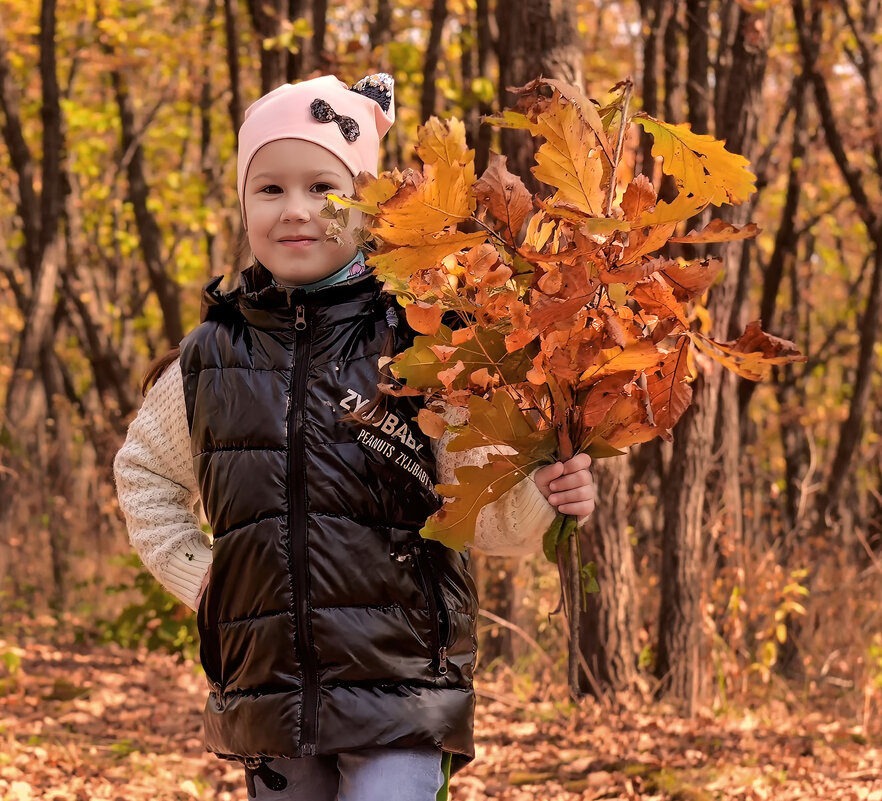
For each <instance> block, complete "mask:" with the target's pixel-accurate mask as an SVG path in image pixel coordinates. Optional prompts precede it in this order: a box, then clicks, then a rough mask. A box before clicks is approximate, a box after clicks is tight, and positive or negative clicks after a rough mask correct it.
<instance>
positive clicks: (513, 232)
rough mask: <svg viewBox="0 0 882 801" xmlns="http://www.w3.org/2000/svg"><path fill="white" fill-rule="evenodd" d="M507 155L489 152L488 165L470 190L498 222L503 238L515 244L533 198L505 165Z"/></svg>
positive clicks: (531, 207)
mask: <svg viewBox="0 0 882 801" xmlns="http://www.w3.org/2000/svg"><path fill="white" fill-rule="evenodd" d="M505 163H506V157H505V156H500V155H498V154H496V153H491V154H490V164H489V166H488V167H487V169H486V170H485V171H484V173H483V175H481V177H480V179H478V180H477V181H476V182H475V184H474V186H473V188H472V191H473V192H474V193H475V197H476V198H477V199H478V202H479V203H483V204H484V205H485V206H486V207H487V209H488V210H489V212H490V214H492V215H493V218H494V219H495V220H496V221H497V222H498V223H499V228H498V229H497V230H499V231H500V232H501V233H502V235H503V236H504V237H505V239H506V240H507V241H508V242H510V243H512V244H514V243H515V240H516V239H517V237H518V235H519V233H520V230H521V227H522V226H523V224H524V220H526V219H527V215H528V214H529V213H530V212H531V211H532V210H533V200H532V198H531V197H530V193H529V192H528V191H527V188H526V187H525V186H524V182H523V181H522V180H521V179H520V178H518V176H516V175H513V174H512V173H510V172H509V171H508V170H507V169H506V166H505Z"/></svg>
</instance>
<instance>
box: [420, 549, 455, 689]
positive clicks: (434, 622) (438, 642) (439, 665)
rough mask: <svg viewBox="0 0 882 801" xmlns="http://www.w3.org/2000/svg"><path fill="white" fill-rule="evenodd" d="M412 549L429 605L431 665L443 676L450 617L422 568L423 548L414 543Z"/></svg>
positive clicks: (444, 673)
mask: <svg viewBox="0 0 882 801" xmlns="http://www.w3.org/2000/svg"><path fill="white" fill-rule="evenodd" d="M412 550H413V554H414V557H415V558H416V564H417V570H418V571H419V574H420V581H421V582H422V585H423V593H424V594H425V596H426V602H427V603H428V605H429V618H430V621H429V622H430V623H431V629H430V632H431V636H432V642H431V643H430V645H431V648H432V653H433V654H437V655H438V659H437V662H436V661H435V659H434V657H433V659H432V662H433V667H434V670H435V672H436V673H437V674H438V675H439V676H444V675H446V674H447V646H448V645H449V644H450V643H449V642H448V640H449V638H450V618H449V616H448V614H447V607H446V606H445V605H444V602H443V600H442V601H440V602H439V599H438V598H437V597H436V595H435V589H434V583H433V582H432V581H431V579H430V577H429V576H427V575H426V571H425V570H424V569H423V559H422V554H423V553H424V551H423V549H422V548H421V547H420V546H419V545H418V544H416V545H413V546H412ZM425 554H426V558H427V559H428V557H429V554H428V552H425Z"/></svg>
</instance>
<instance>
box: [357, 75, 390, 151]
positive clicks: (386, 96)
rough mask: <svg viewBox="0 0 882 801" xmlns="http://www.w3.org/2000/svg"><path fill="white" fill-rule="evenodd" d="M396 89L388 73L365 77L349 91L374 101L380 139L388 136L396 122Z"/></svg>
mask: <svg viewBox="0 0 882 801" xmlns="http://www.w3.org/2000/svg"><path fill="white" fill-rule="evenodd" d="M394 87H395V79H394V78H393V77H392V76H391V75H389V74H388V73H386V72H376V73H374V74H373V75H365V77H364V78H362V79H361V80H360V81H358V82H357V83H355V84H354V85H353V86H352V88H351V89H350V90H349V91H350V92H355V93H356V94H359V95H361V96H362V97H366V98H368V99H369V100H373V101H374V102H375V103H376V104H377V105H376V107H375V113H374V117H375V122H376V126H377V134H378V136H379V137H380V139H382V138H383V137H384V136H385V135H386V132H387V131H388V130H389V129H390V128H391V127H392V123H393V122H395V96H394Z"/></svg>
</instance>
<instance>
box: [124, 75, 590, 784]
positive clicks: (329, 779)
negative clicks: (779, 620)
mask: <svg viewBox="0 0 882 801" xmlns="http://www.w3.org/2000/svg"><path fill="white" fill-rule="evenodd" d="M393 117H394V111H393V99H392V80H391V78H390V77H389V76H387V75H383V74H380V75H374V76H369V77H368V78H365V79H363V80H361V81H359V82H358V83H357V84H356V85H355V86H353V87H352V88H351V89H349V88H348V87H347V86H346V85H345V84H343V83H342V82H340V81H338V80H337V79H336V78H334V77H333V76H324V77H321V78H316V79H313V80H309V81H304V82H302V83H299V84H296V85H290V84H288V85H284V86H281V87H279V88H278V89H276V90H274V91H273V92H270V93H269V94H267V95H266V96H264V97H263V98H261V99H260V100H258V101H257V102H256V103H254V105H252V106H251V107H250V108H249V109H248V112H247V113H246V115H245V122H244V123H243V125H242V127H241V129H240V131H239V152H238V181H237V186H238V192H239V199H240V202H241V210H242V217H243V220H244V223H245V227H246V230H247V235H248V242H249V244H250V247H251V250H252V252H253V254H254V259H255V260H254V264H253V266H251V267H250V268H248V269H247V270H245V271H244V272H243V274H242V277H241V281H240V285H239V286H238V287H237V288H236V289H234V290H232V291H230V292H223V291H221V290H220V289H219V283H220V279H215V280H213V281H212V282H210V283H209V284H208V286H207V287H206V290H205V296H204V300H205V307H204V315H205V320H204V322H203V323H202V324H201V325H199V326H198V327H197V328H196V329H195V330H194V331H192V332H191V333H190V334H189V335H188V336H187V337H186V338H185V339H184V340H183V341H182V342H181V346H180V350H179V353H178V352H177V351H175V352H174V354H172V355H171V357H170V358H169V359H166V360H165V361H166V364H167V367H166V369H165V370H164V372H162V373H161V375H159V377H158V379H157V380H156V382H155V385H154V386H153V388H152V389H151V390H150V392H149V393H147V395H146V398H145V401H144V404H143V406H142V408H141V410H140V412H139V414H138V416H137V418H136V419H135V420H134V421H133V422H132V424H131V426H130V427H129V431H128V436H127V439H126V442H125V445H124V446H123V448H122V450H120V452H119V454H118V455H117V457H116V460H115V464H114V468H115V476H116V482H117V487H118V492H119V499H120V506H121V507H122V510H123V512H124V514H125V517H126V522H127V525H128V529H129V534H130V538H131V541H132V543H133V545H134V547H135V548H136V549H137V550H138V552H139V553H140V555H141V558H142V559H143V561H144V563H145V565H146V566H147V567H148V569H150V570H151V572H152V573H153V574H154V575H155V576H156V577H157V579H158V580H159V581H160V582H161V583H162V584H163V585H164V586H165V587H166V588H168V589H169V590H170V591H171V592H172V593H174V594H175V595H176V596H177V597H179V598H180V599H181V600H182V601H183V602H184V603H186V604H187V605H189V606H190V607H191V608H193V609H196V610H197V615H198V617H197V620H198V629H199V633H200V637H201V653H200V656H201V661H202V666H203V668H204V670H205V675H206V678H207V680H208V685H209V696H208V700H207V703H206V706H205V711H204V723H205V741H206V747H207V749H208V750H209V751H212V752H214V753H215V754H217V755H218V756H220V757H224V758H227V759H236V760H239V761H242V762H244V764H245V766H246V777H245V778H246V784H247V788H248V795H249V797H250V798H257V799H299V800H301V801H304V800H308V801H332V800H333V799H340V801H380V799H382V801H394V799H401V801H433V799H435V797H436V793H437V792H438V791H439V788H441V787H442V785H443V784H444V781H445V777H444V767H446V768H447V769H448V770H449V766H450V757H451V755H452V757H453V761H454V768H456V767H459V766H460V765H462V764H465V762H467V761H468V760H470V759H471V758H473V756H474V745H473V736H472V729H473V717H474V705H475V698H474V692H473V689H472V671H473V668H474V662H475V653H476V639H475V617H476V613H477V600H476V597H475V589H474V584H473V582H472V580H471V578H470V576H469V574H468V572H467V570H466V561H465V559H464V557H463V556H462V555H461V554H459V553H457V552H455V551H452V550H449V549H448V548H445V547H444V546H442V545H440V544H439V543H437V542H432V541H428V540H423V539H421V538H420V536H419V533H418V532H419V529H420V527H421V526H422V525H423V523H424V522H425V520H426V518H427V517H428V516H429V515H430V514H431V513H433V512H434V511H435V510H436V509H437V508H438V506H439V498H438V496H437V494H436V493H435V490H434V485H435V483H438V482H442V483H452V482H454V481H455V478H454V474H453V471H454V469H455V468H456V467H457V466H458V465H459V464H462V463H464V459H470V460H471V461H472V462H475V463H478V462H479V461H480V460H481V459H484V460H485V459H486V452H485V451H481V452H471V453H467V454H465V455H463V454H460V453H457V454H447V453H446V450H445V445H446V442H447V440H448V439H449V435H445V437H443V438H442V439H441V440H440V441H430V440H429V439H428V438H427V437H425V436H424V435H423V434H422V432H421V431H420V429H419V428H418V427H417V425H416V424H415V422H414V419H415V418H416V415H417V413H418V411H419V408H420V404H421V402H422V401H421V399H416V398H413V397H410V398H394V397H388V398H384V402H383V403H382V404H381V405H380V406H377V407H376V408H374V409H373V411H370V412H367V413H366V410H370V409H371V408H372V405H373V404H372V402H373V401H374V399H375V398H376V397H377V394H378V390H377V383H378V376H379V373H378V359H379V357H380V355H381V354H383V353H390V352H393V351H397V350H400V349H401V348H402V347H406V345H407V343H408V341H409V339H410V338H411V337H412V336H413V333H412V332H411V331H409V330H406V325H405V323H404V322H403V321H402V320H401V319H400V318H399V316H398V314H397V313H396V311H395V304H394V302H392V299H391V298H388V297H386V296H384V295H383V293H382V292H381V288H380V286H379V284H378V282H377V280H376V279H375V278H374V276H373V275H372V274H371V272H370V270H369V269H368V268H366V267H365V261H364V256H363V255H362V253H361V252H359V250H358V248H357V246H356V244H355V240H354V237H353V234H354V229H355V228H356V227H357V226H358V225H359V223H360V220H359V215H357V214H352V215H351V219H350V223H349V225H348V227H347V228H346V229H345V230H344V231H343V233H342V234H340V235H338V236H337V237H336V238H333V239H332V238H329V237H328V236H327V235H326V231H327V227H328V220H327V219H325V218H323V217H321V216H320V211H321V209H322V208H323V206H325V203H326V194H327V193H329V192H333V193H337V194H351V193H352V192H353V176H355V175H357V174H358V173H359V172H361V171H362V170H367V171H369V172H371V173H373V174H376V166H377V157H378V152H379V141H380V138H381V137H382V136H383V135H384V134H385V133H386V131H387V130H388V129H389V127H390V125H391V124H392V121H393ZM157 372H158V371H157ZM153 378H156V376H155V375H154V376H153ZM589 462H590V460H589V459H588V457H587V456H579V457H576V458H574V459H572V460H570V461H569V462H566V463H564V464H561V463H557V464H554V465H550V466H547V467H544V468H542V469H541V470H538V471H536V472H535V473H534V474H533V476H532V478H529V479H525V480H523V481H522V482H520V484H518V485H517V486H516V487H515V488H514V489H513V490H511V491H509V492H508V493H506V494H505V495H503V496H502V497H501V498H500V499H499V500H498V501H496V502H495V503H493V504H491V505H489V506H487V507H485V509H483V510H482V512H481V515H480V518H479V525H478V530H477V531H476V535H475V545H476V546H477V547H479V548H481V549H483V550H486V551H489V552H492V553H502V554H518V553H525V552H529V551H532V550H538V548H539V546H540V543H541V538H542V534H543V532H544V531H545V529H546V528H547V526H548V525H549V523H550V521H551V519H552V518H553V516H554V514H555V511H556V510H559V511H561V512H564V513H567V514H573V515H578V516H579V517H585V516H587V515H589V514H590V513H591V511H592V510H593V508H594V486H593V482H592V479H591V475H590V473H589V471H588V469H587V468H588V464H589ZM200 499H201V501H202V504H203V506H204V510H205V514H206V517H207V519H208V521H209V523H210V525H211V528H212V531H213V541H209V539H208V537H206V536H205V535H204V534H203V533H202V532H201V530H200V527H199V522H198V520H197V518H196V516H195V514H194V507H195V505H196V503H198V501H199V500H200Z"/></svg>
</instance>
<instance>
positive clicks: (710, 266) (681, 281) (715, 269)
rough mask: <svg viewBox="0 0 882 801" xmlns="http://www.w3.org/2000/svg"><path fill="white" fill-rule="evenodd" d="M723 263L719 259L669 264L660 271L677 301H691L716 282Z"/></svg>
mask: <svg viewBox="0 0 882 801" xmlns="http://www.w3.org/2000/svg"><path fill="white" fill-rule="evenodd" d="M722 269H723V263H722V262H721V261H720V260H719V259H696V260H694V261H687V262H683V263H678V262H669V265H668V266H665V267H664V269H662V270H661V274H662V275H663V276H664V279H665V281H666V282H667V283H668V285H669V286H670V287H671V289H672V290H673V292H674V297H676V298H677V300H680V301H684V300H692V299H693V298H697V297H699V296H700V295H703V294H704V293H705V292H706V291H707V290H708V289H709V288H710V287H711V285H712V284H713V283H714V281H716V280H717V276H719V274H720V271H721V270H722Z"/></svg>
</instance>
